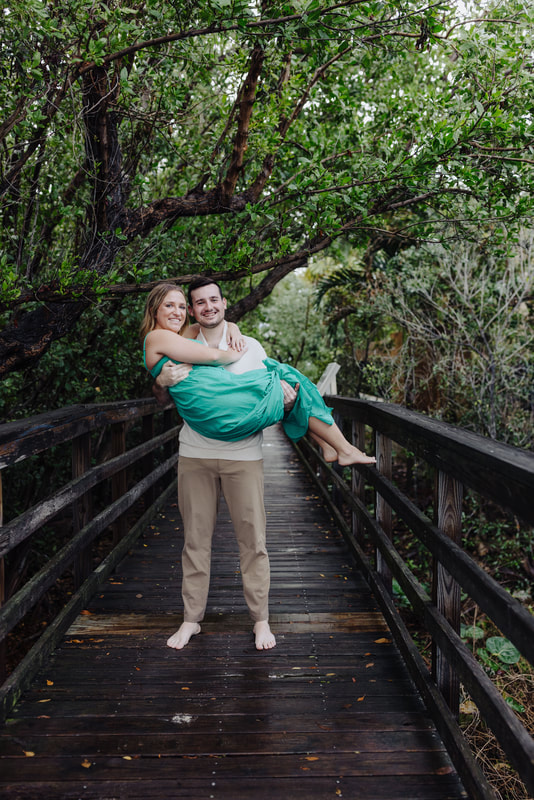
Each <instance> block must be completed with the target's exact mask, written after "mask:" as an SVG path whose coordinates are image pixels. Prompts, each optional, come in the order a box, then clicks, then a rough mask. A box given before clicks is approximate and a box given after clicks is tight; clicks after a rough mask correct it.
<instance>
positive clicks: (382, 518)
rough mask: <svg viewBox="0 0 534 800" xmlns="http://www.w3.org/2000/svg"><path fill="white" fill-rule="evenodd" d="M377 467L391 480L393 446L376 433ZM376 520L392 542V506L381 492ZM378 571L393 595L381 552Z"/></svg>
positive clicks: (377, 502)
mask: <svg viewBox="0 0 534 800" xmlns="http://www.w3.org/2000/svg"><path fill="white" fill-rule="evenodd" d="M375 440H376V466H377V469H378V471H379V472H380V473H381V474H382V475H383V476H384V477H385V478H388V479H389V480H391V475H392V445H391V439H390V438H389V437H387V436H384V435H383V434H381V433H378V432H377V433H376V435H375ZM375 509H376V510H375V515H376V520H377V522H378V524H379V525H380V527H381V528H382V530H383V531H384V533H385V535H386V536H387V538H388V539H389V540H390V541H391V537H392V531H393V525H392V514H391V506H390V505H389V504H388V503H386V501H385V500H384V498H383V497H382V496H381V495H380V492H376V506H375ZM376 571H377V572H378V574H379V575H380V577H381V578H382V581H383V582H384V586H385V587H386V589H387V590H388V592H389V594H392V577H391V570H390V568H389V567H388V565H387V563H386V561H385V560H384V558H383V557H382V554H381V553H380V550H378V549H377V551H376Z"/></svg>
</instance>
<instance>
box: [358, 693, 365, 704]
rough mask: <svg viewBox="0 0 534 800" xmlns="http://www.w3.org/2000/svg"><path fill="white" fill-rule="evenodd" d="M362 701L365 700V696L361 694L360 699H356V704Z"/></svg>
mask: <svg viewBox="0 0 534 800" xmlns="http://www.w3.org/2000/svg"><path fill="white" fill-rule="evenodd" d="M362 700H365V695H364V694H362V696H361V697H358V703H361V702H362Z"/></svg>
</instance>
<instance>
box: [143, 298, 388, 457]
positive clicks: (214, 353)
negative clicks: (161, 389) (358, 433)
mask: <svg viewBox="0 0 534 800" xmlns="http://www.w3.org/2000/svg"><path fill="white" fill-rule="evenodd" d="M234 330H238V329H234ZM184 334H185V335H184ZM196 335H197V331H196V330H195V327H194V326H191V327H190V326H188V324H187V302H186V298H185V295H184V293H183V291H182V289H180V287H178V286H174V285H173V284H158V286H156V287H155V288H154V289H153V290H152V291H151V293H150V294H149V296H148V299H147V302H146V306H145V314H144V317H143V322H142V324H141V336H142V337H143V340H144V345H143V347H144V360H145V366H146V368H147V369H148V370H149V372H150V373H151V375H152V376H153V377H157V375H158V374H159V372H160V371H161V368H162V366H163V364H164V363H165V362H166V361H168V360H172V361H174V362H182V363H188V364H193V369H192V370H191V372H190V373H189V375H188V377H187V378H185V379H184V380H183V381H181V382H180V383H178V384H176V385H175V386H171V387H169V392H170V395H171V397H172V399H173V401H174V403H175V404H176V407H177V409H178V412H179V413H180V416H181V417H182V418H183V419H184V420H185V421H186V422H187V423H188V424H189V425H190V426H191V428H193V430H195V431H197V432H198V433H200V434H202V435H203V436H207V437H209V438H211V439H219V440H222V441H237V440H239V439H244V438H245V437H247V436H250V435H252V434H253V433H256V432H257V431H259V430H261V429H263V428H267V427H269V426H270V425H274V424H275V423H276V422H282V425H283V426H284V429H285V431H286V433H287V435H288V436H289V437H290V438H291V439H294V440H297V439H300V438H301V437H302V436H304V434H305V433H306V432H307V431H309V432H310V435H311V436H312V437H313V438H314V439H315V441H317V442H318V444H319V445H320V447H321V449H322V451H323V455H324V457H325V459H326V460H327V461H338V462H339V464H341V465H342V466H344V465H349V464H373V463H375V459H374V458H373V457H370V456H366V455H365V453H362V451H361V450H358V448H357V447H354V446H353V445H352V444H351V443H350V442H349V441H348V440H347V439H345V437H344V436H343V434H342V433H341V431H340V429H339V428H338V426H337V425H336V424H335V423H334V421H333V419H332V415H331V412H330V409H328V408H327V406H326V405H325V403H324V401H323V398H322V397H321V395H320V394H319V392H318V391H317V387H316V386H315V385H314V384H313V383H312V382H311V381H310V380H309V379H308V378H306V376H304V375H302V373H300V372H299V371H298V370H296V369H294V368H293V367H291V366H289V365H287V364H281V363H280V362H278V361H275V360H274V359H271V358H267V359H265V360H264V363H265V366H266V369H257V370H252V371H249V372H245V373H243V374H235V373H232V372H228V371H227V370H225V369H224V365H225V364H231V363H233V362H235V361H238V360H239V358H240V357H241V355H242V352H240V351H239V350H235V349H232V348H229V349H228V350H219V349H217V348H213V347H207V346H205V345H203V344H201V343H200V342H196V341H194V340H193V339H190V338H188V336H193V337H194V336H196ZM281 380H285V381H287V382H288V383H289V384H290V385H292V386H296V385H297V384H299V389H298V392H297V399H296V401H295V405H294V407H293V409H292V410H291V412H290V413H289V414H287V415H286V416H285V417H284V396H283V391H282V386H281V383H280V381H281Z"/></svg>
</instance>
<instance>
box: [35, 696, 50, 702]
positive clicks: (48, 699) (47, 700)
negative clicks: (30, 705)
mask: <svg viewBox="0 0 534 800" xmlns="http://www.w3.org/2000/svg"><path fill="white" fill-rule="evenodd" d="M37 702H38V703H49V702H50V698H49V697H47V698H46V700H38V701H37Z"/></svg>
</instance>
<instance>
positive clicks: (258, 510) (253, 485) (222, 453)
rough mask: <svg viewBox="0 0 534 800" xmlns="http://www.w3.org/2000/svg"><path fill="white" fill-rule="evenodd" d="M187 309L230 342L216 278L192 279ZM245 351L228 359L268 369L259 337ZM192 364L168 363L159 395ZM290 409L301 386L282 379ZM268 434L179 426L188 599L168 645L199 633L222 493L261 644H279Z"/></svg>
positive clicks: (202, 337) (204, 334)
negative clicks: (267, 502) (272, 594)
mask: <svg viewBox="0 0 534 800" xmlns="http://www.w3.org/2000/svg"><path fill="white" fill-rule="evenodd" d="M188 302H189V313H190V315H191V316H192V317H193V318H194V320H195V321H196V322H198V324H199V326H200V333H199V336H198V339H199V341H202V342H203V343H204V344H207V345H209V346H210V347H219V348H221V349H226V348H227V343H226V322H225V319H224V314H225V309H226V300H225V298H223V296H222V291H221V288H220V286H219V284H218V283H216V282H215V281H213V280H211V279H210V278H206V277H202V276H199V277H197V278H194V279H193V280H192V281H191V283H190V284H189V291H188ZM245 341H246V345H247V350H246V352H245V353H244V355H243V356H242V357H241V358H240V359H239V361H237V362H235V363H234V364H230V365H228V366H227V369H229V370H231V371H232V372H237V373H242V372H248V371H249V370H252V369H261V368H264V364H263V359H264V358H266V353H265V350H264V349H263V347H262V346H261V344H260V343H259V342H258V341H257V340H256V339H252V338H251V337H248V336H247V337H245ZM190 369H191V366H190V365H173V364H172V363H171V362H167V364H165V365H164V367H163V369H162V371H161V373H160V375H159V376H158V378H157V380H156V385H155V389H154V394H155V395H156V397H157V398H158V401H159V402H164V401H165V400H166V399H167V398H166V395H167V392H166V387H167V386H172V385H173V384H175V383H177V382H178V381H179V380H183V379H184V378H185V377H187V374H188V373H189V370H190ZM282 388H283V391H284V401H285V408H286V410H289V408H291V406H292V405H293V403H294V402H295V398H296V391H295V389H293V388H292V387H291V386H290V385H289V384H288V383H286V382H285V381H282ZM262 441H263V436H262V433H261V432H259V433H257V434H255V435H253V436H249V437H248V438H246V439H241V440H239V441H237V442H222V441H218V440H216V439H208V438H206V437H205V436H201V435H200V434H198V433H196V432H195V431H194V430H192V428H190V427H189V425H187V423H184V425H183V427H182V430H181V431H180V457H179V460H178V506H179V508H180V513H181V515H182V521H183V524H184V547H183V550H182V572H183V580H182V599H183V603H184V621H183V623H182V625H181V626H180V628H179V629H178V630H177V631H176V633H174V634H173V635H172V636H171V637H170V638H169V640H168V641H167V644H168V646H169V647H173V648H175V649H177V650H181V649H182V648H183V647H185V646H186V645H187V644H188V642H189V640H190V639H191V637H192V636H194V635H195V634H197V633H200V622H201V621H202V619H203V618H204V613H205V610H206V604H207V599H208V591H209V582H210V563H211V541H212V536H213V530H214V528H215V522H216V519H217V511H218V502H219V496H220V494H221V492H222V493H223V494H224V497H225V499H226V503H227V505H228V509H229V511H230V516H231V518H232V522H233V525H234V530H235V534H236V538H237V542H238V545H239V558H240V567H241V576H242V581H243V590H244V595H245V600H246V603H247V606H248V609H249V612H250V615H251V617H252V619H253V620H254V628H253V631H254V637H255V645H256V649H258V650H270V649H271V648H272V647H274V646H275V645H276V640H275V637H274V636H273V634H272V632H271V629H270V626H269V586H270V569H269V556H268V554H267V549H266V541H265V539H266V533H265V527H266V518H265V508H264V503H263V453H262Z"/></svg>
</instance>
